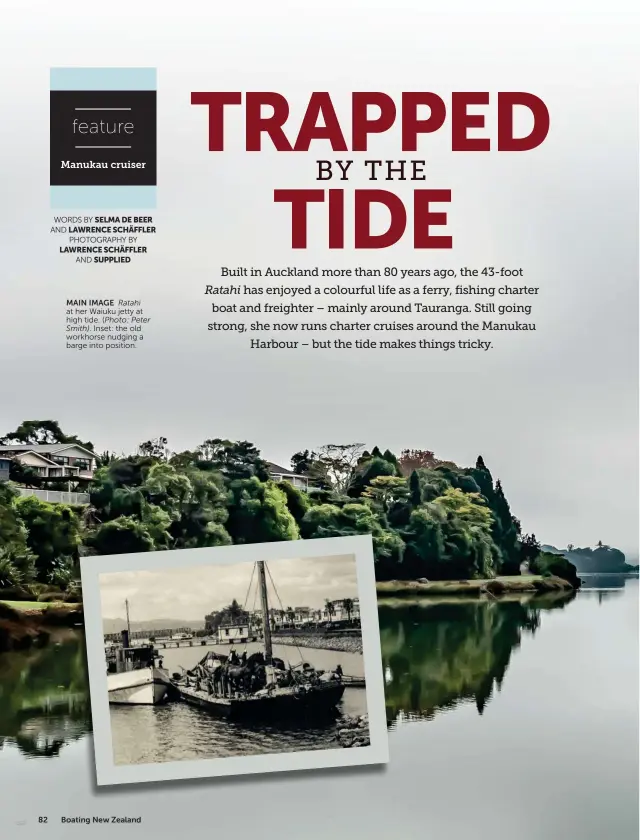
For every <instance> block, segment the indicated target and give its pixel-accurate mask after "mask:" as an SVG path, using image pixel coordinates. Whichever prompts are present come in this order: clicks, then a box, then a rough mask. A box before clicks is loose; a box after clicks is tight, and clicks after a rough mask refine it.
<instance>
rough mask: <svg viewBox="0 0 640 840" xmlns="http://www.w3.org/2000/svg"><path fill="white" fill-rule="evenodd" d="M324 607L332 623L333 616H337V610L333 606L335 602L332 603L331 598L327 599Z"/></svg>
mask: <svg viewBox="0 0 640 840" xmlns="http://www.w3.org/2000/svg"><path fill="white" fill-rule="evenodd" d="M324 607H325V609H326V611H327V615H328V616H329V621H331V620H332V619H333V616H334V615H335V614H336V608H335V607H334V605H333V601H330V600H329V598H325V602H324Z"/></svg>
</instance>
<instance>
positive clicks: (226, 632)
mask: <svg viewBox="0 0 640 840" xmlns="http://www.w3.org/2000/svg"><path fill="white" fill-rule="evenodd" d="M251 637H252V634H251V633H250V630H249V624H248V623H244V624H221V625H220V626H219V627H218V644H221V645H226V644H229V645H231V644H235V643H237V642H248V641H249V639H250V638H251Z"/></svg>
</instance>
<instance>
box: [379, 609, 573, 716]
mask: <svg viewBox="0 0 640 840" xmlns="http://www.w3.org/2000/svg"><path fill="white" fill-rule="evenodd" d="M574 597H575V593H570V594H562V595H559V596H558V595H553V596H541V597H536V598H519V599H514V598H505V599H501V600H492V601H486V600H482V601H480V600H474V601H466V600H464V601H463V600H457V601H455V600H453V599H448V600H435V599H429V600H422V601H413V602H406V601H390V602H384V601H383V602H381V603H380V604H379V616H380V634H381V641H382V659H383V666H384V672H385V681H386V705H387V722H388V723H389V725H391V726H393V725H394V723H395V722H396V721H398V720H399V719H403V718H407V717H410V718H416V717H417V718H422V719H427V720H429V719H431V718H433V717H434V715H435V714H436V713H437V712H441V711H444V710H447V709H451V708H454V707H456V706H458V705H460V704H461V703H474V704H475V705H476V708H477V709H478V712H479V713H480V714H482V712H483V710H484V708H485V706H486V704H487V703H488V702H489V701H490V699H491V696H492V694H493V692H494V690H496V689H497V690H499V689H500V687H501V685H502V682H503V680H504V678H505V674H506V672H507V669H508V667H509V662H510V659H511V654H512V652H513V651H514V650H515V649H516V648H518V647H519V645H520V642H521V639H522V636H523V634H525V633H529V634H535V632H536V630H537V629H538V627H539V626H540V621H541V614H542V613H543V612H544V611H545V610H550V609H562V608H564V607H565V606H566V605H567V604H568V603H569V602H570V601H571V600H573V598H574Z"/></svg>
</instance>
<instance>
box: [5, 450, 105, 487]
mask: <svg viewBox="0 0 640 840" xmlns="http://www.w3.org/2000/svg"><path fill="white" fill-rule="evenodd" d="M0 458H2V459H9V460H10V461H17V462H18V463H19V464H21V465H22V466H24V467H28V468H30V469H31V470H33V471H34V472H35V474H36V475H37V476H38V477H39V478H43V479H50V478H68V479H71V480H73V479H75V480H78V479H82V480H85V481H90V480H91V479H92V478H93V475H94V473H95V471H96V469H97V466H98V459H97V457H96V454H95V453H94V452H92V451H91V450H90V449H86V448H85V447H84V446H80V445H79V444H77V443H26V444H19V445H13V444H0Z"/></svg>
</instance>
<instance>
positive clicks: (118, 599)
mask: <svg viewBox="0 0 640 840" xmlns="http://www.w3.org/2000/svg"><path fill="white" fill-rule="evenodd" d="M267 569H268V572H267V598H268V600H269V606H270V607H274V608H276V609H280V603H282V608H284V609H286V608H287V607H305V606H308V607H313V608H317V607H321V606H323V605H324V603H325V599H327V598H329V599H330V600H332V601H333V600H337V599H339V598H355V597H358V582H357V575H356V563H355V558H354V556H353V555H352V554H348V555H341V556H331V557H310V558H298V559H295V560H290V559H283V560H274V561H270V562H269V564H268V566H267ZM252 572H253V563H235V564H226V565H221V566H215V565H209V566H185V567H184V568H175V569H171V570H161V571H160V570H159V571H131V572H111V573H108V574H102V575H100V596H101V602H102V618H103V619H107V618H124V617H125V606H124V601H125V598H126V599H128V600H129V617H130V620H131V621H132V622H133V621H150V620H155V619H158V618H184V619H185V620H198V621H202V620H203V619H204V616H205V615H207V614H208V613H211V612H213V611H215V610H220V609H222V608H223V607H225V606H227V605H228V604H230V603H231V601H232V600H233V599H234V598H235V599H236V600H237V601H238V603H239V604H240V605H241V606H244V605H246V608H247V609H249V610H252V609H260V596H259V595H258V596H257V597H256V593H257V572H256V573H255V574H254V575H253V580H252ZM269 572H270V573H271V578H270V577H269ZM250 582H251V588H250V589H249V584H250ZM273 584H275V587H276V590H277V594H278V595H279V596H280V601H278V598H277V595H276V594H275V591H274V588H273ZM247 592H249V596H248V598H247Z"/></svg>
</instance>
